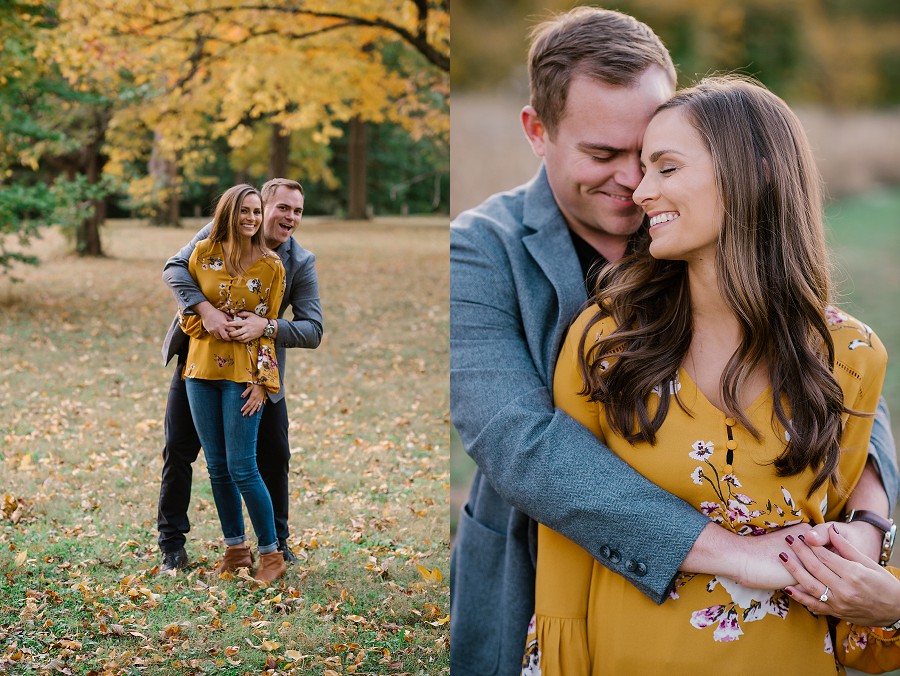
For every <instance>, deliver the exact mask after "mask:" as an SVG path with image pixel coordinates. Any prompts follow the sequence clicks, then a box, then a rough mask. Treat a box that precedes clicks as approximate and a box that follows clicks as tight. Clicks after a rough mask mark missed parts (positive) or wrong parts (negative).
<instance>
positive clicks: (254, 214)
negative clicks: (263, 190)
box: [238, 193, 262, 238]
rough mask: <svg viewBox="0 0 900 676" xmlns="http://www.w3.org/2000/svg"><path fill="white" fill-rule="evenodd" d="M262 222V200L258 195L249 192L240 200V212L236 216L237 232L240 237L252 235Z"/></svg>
mask: <svg viewBox="0 0 900 676" xmlns="http://www.w3.org/2000/svg"><path fill="white" fill-rule="evenodd" d="M261 224H262V202H261V201H260V199H259V195H256V194H254V193H250V194H249V195H247V196H246V197H244V201H243V202H241V213H240V216H239V217H238V232H239V233H240V234H241V236H242V237H247V238H250V237H253V235H255V234H256V231H257V230H259V226H260V225H261Z"/></svg>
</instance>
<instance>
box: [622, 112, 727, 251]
mask: <svg viewBox="0 0 900 676" xmlns="http://www.w3.org/2000/svg"><path fill="white" fill-rule="evenodd" d="M641 165H642V166H643V168H644V178H643V180H642V181H641V183H640V185H639V186H638V187H637V189H636V190H635V191H634V201H635V203H637V204H638V205H640V206H641V207H642V208H643V209H644V211H645V212H646V214H647V216H648V217H649V218H650V240H651V242H650V255H651V256H653V257H654V258H658V259H663V260H683V261H688V262H689V263H690V262H694V263H696V262H700V261H709V262H713V261H714V260H715V252H716V241H717V240H718V237H719V232H720V231H721V229H722V223H723V221H724V211H723V209H722V201H721V199H720V197H719V189H718V187H717V186H716V175H715V167H714V165H713V158H712V155H711V154H710V152H709V151H708V150H707V149H706V144H705V143H704V142H703V139H702V138H701V137H700V134H699V133H698V132H697V130H696V129H694V127H693V125H691V124H690V122H688V120H687V119H686V117H685V115H684V113H683V112H682V109H681V108H671V109H669V110H664V111H662V112H661V113H659V114H658V115H656V116H655V117H654V118H653V119H652V120H651V121H650V124H649V126H648V127H647V131H646V133H645V134H644V145H643V149H642V150H641Z"/></svg>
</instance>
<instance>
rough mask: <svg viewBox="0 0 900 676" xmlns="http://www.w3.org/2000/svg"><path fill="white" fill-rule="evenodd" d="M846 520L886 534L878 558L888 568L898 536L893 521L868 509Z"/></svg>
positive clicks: (856, 511) (849, 515)
mask: <svg viewBox="0 0 900 676" xmlns="http://www.w3.org/2000/svg"><path fill="white" fill-rule="evenodd" d="M844 520H845V521H846V522H847V523H852V522H853V521H865V522H866V523H868V524H872V525H873V526H875V528H877V529H878V530H880V531H881V532H882V533H884V540H882V542H881V556H879V557H878V563H880V564H881V565H882V566H886V565H887V564H888V561H890V560H891V552H893V550H894V538H895V537H896V535H897V526H895V525H894V521H893V519H887V518H885V517H883V516H881V514H878V513H877V512H872V511H869V510H868V509H854V510H852V511H851V512H850V513H849V514H848V515H847V518H846V519H844ZM898 622H900V620H898ZM891 631H893V630H891Z"/></svg>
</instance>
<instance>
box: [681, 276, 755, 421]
mask: <svg viewBox="0 0 900 676" xmlns="http://www.w3.org/2000/svg"><path fill="white" fill-rule="evenodd" d="M688 285H689V287H690V293H691V323H692V332H691V333H692V335H691V345H690V347H689V348H688V353H687V355H686V356H685V361H684V363H683V364H682V365H683V366H684V368H685V369H687V371H688V375H690V376H691V379H692V380H693V381H694V382H695V383H696V384H697V386H698V387H699V388H700V390H701V391H702V392H703V394H704V395H705V396H706V398H707V399H708V400H709V401H710V402H712V403H713V405H714V406H716V407H718V408H719V409H720V410H725V408H726V406H725V402H724V400H723V396H722V388H721V378H722V374H723V372H724V371H725V369H726V367H727V365H728V362H729V361H730V359H731V358H732V356H733V355H734V354H735V352H737V350H738V348H740V345H741V341H742V340H743V329H742V328H741V325H740V322H739V321H738V318H737V316H736V315H735V313H734V311H733V310H732V309H731V307H730V306H729V305H728V303H727V302H726V300H725V298H724V296H723V295H722V292H721V290H720V288H719V283H718V273H717V272H716V269H715V265H706V266H691V265H688ZM768 384H769V381H768V375H767V372H766V368H765V364H759V365H757V367H756V368H755V369H754V370H753V372H752V373H751V374H750V376H749V377H748V378H747V379H746V380H745V381H744V384H743V387H742V388H741V391H740V392H739V393H738V399H739V405H740V406H741V408H742V409H743V408H745V407H746V406H749V405H750V403H751V402H753V401H755V399H756V398H757V397H758V396H759V394H760V393H761V392H762V391H763V390H764V389H765V388H766V387H767V386H768Z"/></svg>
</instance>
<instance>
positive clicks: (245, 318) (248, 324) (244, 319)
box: [227, 311, 269, 343]
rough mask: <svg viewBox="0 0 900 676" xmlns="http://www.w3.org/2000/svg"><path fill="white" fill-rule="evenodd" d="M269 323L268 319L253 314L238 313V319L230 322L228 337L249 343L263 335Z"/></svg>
mask: <svg viewBox="0 0 900 676" xmlns="http://www.w3.org/2000/svg"><path fill="white" fill-rule="evenodd" d="M268 323H269V320H268V319H266V318H265V317H260V316H259V315H257V314H254V313H253V312H247V311H243V312H238V313H237V317H235V318H234V319H233V320H232V321H230V322H228V327H227V328H228V335H229V336H231V340H237V341H240V342H241V343H249V342H250V341H251V340H254V339H256V338H259V337H260V336H261V335H262V334H263V331H264V330H265V328H266V326H267V325H268Z"/></svg>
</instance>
